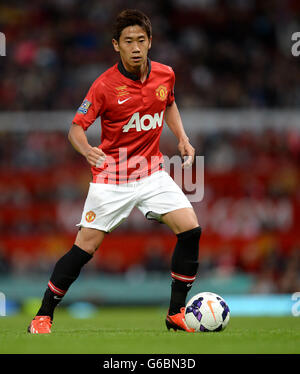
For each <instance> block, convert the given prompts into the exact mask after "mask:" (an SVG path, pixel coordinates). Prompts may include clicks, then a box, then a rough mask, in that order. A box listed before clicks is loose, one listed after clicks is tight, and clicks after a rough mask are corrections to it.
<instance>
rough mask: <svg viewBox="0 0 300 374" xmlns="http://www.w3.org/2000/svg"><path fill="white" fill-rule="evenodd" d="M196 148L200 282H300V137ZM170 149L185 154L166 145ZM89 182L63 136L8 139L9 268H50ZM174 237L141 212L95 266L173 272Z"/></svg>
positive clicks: (198, 140)
mask: <svg viewBox="0 0 300 374" xmlns="http://www.w3.org/2000/svg"><path fill="white" fill-rule="evenodd" d="M193 143H194V145H195V147H196V152H197V154H198V155H203V156H204V158H205V191H204V198H203V200H202V201H200V202H195V203H193V205H194V208H195V210H196V212H197V214H198V217H199V221H200V225H201V226H202V227H203V233H204V234H203V237H202V238H201V246H200V247H201V251H200V269H199V272H200V274H201V276H204V275H207V274H213V273H215V274H218V273H220V274H221V273H222V274H229V275H230V274H234V273H236V272H246V273H250V274H256V276H257V284H256V285H255V289H256V291H257V292H258V291H259V290H261V291H263V290H265V291H266V290H269V291H270V292H271V291H274V290H275V291H279V292H289V290H292V289H294V288H295V287H296V285H297V284H298V286H299V274H300V257H299V253H300V251H299V246H300V241H299V234H298V231H297V221H299V217H300V195H299V188H298V186H299V180H300V174H299V170H300V168H299V161H300V136H299V134H298V133H294V132H292V131H279V130H271V129H266V130H265V131H264V132H263V133H256V132H253V131H252V132H251V131H241V132H230V131H225V132H224V131H218V132H216V133H210V134H204V133H198V135H197V137H196V136H195V138H194V141H193ZM174 146H175V147H176V142H175V143H174ZM161 148H162V151H163V152H164V154H165V155H168V153H169V155H170V156H171V155H172V154H174V153H173V152H175V153H176V149H174V150H173V149H171V148H170V145H169V142H167V141H166V139H165V140H164V141H163V142H162V144H161ZM90 177H91V175H90V172H89V166H88V164H87V163H86V161H85V160H84V159H83V157H81V156H80V155H78V154H77V153H76V152H75V151H74V150H73V149H72V147H71V145H70V144H69V142H68V141H67V139H66V134H65V133H64V132H28V133H4V132H3V133H1V136H0V181H1V182H0V212H1V213H0V232H1V239H0V253H1V259H0V263H1V265H0V272H5V271H7V272H10V271H12V272H26V271H31V272H32V271H38V272H41V271H42V272H43V271H45V272H47V271H49V266H51V264H52V263H53V261H54V260H55V258H56V257H57V255H58V253H61V252H64V251H65V250H66V247H68V238H73V237H74V235H75V234H76V231H77V228H76V226H75V224H76V223H78V220H79V218H80V215H81V211H82V207H83V203H84V199H85V196H86V192H87V188H88V183H89V181H90ZM166 237H167V238H168V237H172V235H170V233H169V230H168V228H167V227H166V226H165V225H160V224H158V223H156V222H151V221H147V220H146V219H143V218H142V216H141V213H140V212H139V211H138V210H134V211H133V212H132V214H131V215H130V216H129V218H128V219H127V221H125V222H123V223H122V225H121V226H119V227H118V228H117V229H116V230H115V232H114V233H113V234H111V236H110V237H109V238H107V246H108V247H110V248H108V249H107V250H105V249H104V251H102V250H101V251H100V252H99V257H98V260H97V261H96V262H95V263H94V265H93V269H94V270H97V271H103V272H108V273H122V272H126V271H128V270H129V269H130V268H131V267H132V266H136V265H139V266H140V265H142V266H144V269H145V270H146V271H167V270H168V268H169V266H168V263H169V260H170V254H171V249H172V243H171V242H170V241H164V238H166ZM16 238H18V240H16ZM40 238H43V240H42V241H41V239H40ZM45 238H46V239H45ZM70 240H71V239H70ZM114 240H115V241H116V242H114ZM124 240H126V241H127V243H128V248H129V249H128V248H127V249H128V252H126V253H125V252H124V250H125V249H124V247H123V246H122V245H121V243H122V241H124ZM130 241H131V242H130ZM111 247H112V248H111ZM130 252H131V253H130ZM134 254H135V255H136V257H130V256H133V255H134ZM97 255H98V253H97ZM296 288H297V287H296ZM298 288H299V287H298Z"/></svg>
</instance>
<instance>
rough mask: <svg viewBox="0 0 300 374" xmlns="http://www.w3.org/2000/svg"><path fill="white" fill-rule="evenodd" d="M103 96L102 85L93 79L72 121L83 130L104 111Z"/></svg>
mask: <svg viewBox="0 0 300 374" xmlns="http://www.w3.org/2000/svg"><path fill="white" fill-rule="evenodd" d="M104 105H105V97H104V90H103V86H102V85H101V84H99V82H97V81H95V82H94V83H93V84H92V86H91V87H90V89H89V91H88V93H87V95H86V96H85V98H84V100H83V102H82V104H81V105H80V107H79V108H78V109H77V112H76V114H75V117H74V119H73V121H72V123H74V124H76V125H79V126H81V127H82V128H83V129H84V130H85V131H86V130H87V129H88V128H89V127H90V126H91V125H92V124H93V123H94V122H95V120H96V119H97V118H98V117H99V116H101V114H102V113H103V112H104Z"/></svg>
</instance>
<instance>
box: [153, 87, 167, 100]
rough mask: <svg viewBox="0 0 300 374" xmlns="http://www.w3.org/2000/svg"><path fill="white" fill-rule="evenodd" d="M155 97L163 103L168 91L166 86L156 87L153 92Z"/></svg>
mask: <svg viewBox="0 0 300 374" xmlns="http://www.w3.org/2000/svg"><path fill="white" fill-rule="evenodd" d="M155 95H156V97H157V98H158V99H159V100H161V101H165V100H166V98H167V96H168V90H167V88H166V86H164V85H163V84H161V85H160V86H158V87H157V89H156V90H155Z"/></svg>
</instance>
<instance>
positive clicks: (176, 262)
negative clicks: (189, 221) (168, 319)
mask: <svg viewBox="0 0 300 374" xmlns="http://www.w3.org/2000/svg"><path fill="white" fill-rule="evenodd" d="M200 236H201V228H200V227H196V228H194V229H192V230H188V231H184V232H182V233H180V234H177V243H176V246H175V249H174V252H173V256H172V262H171V276H172V286H171V300H170V306H169V314H170V315H173V314H177V313H180V309H181V308H182V307H183V306H185V302H186V296H187V294H188V292H189V290H190V289H191V287H192V284H193V282H194V280H195V279H196V274H197V270H198V256H199V240H200Z"/></svg>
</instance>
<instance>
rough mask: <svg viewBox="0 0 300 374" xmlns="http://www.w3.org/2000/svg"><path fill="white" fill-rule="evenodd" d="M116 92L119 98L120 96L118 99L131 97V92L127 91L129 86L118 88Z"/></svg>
mask: <svg viewBox="0 0 300 374" xmlns="http://www.w3.org/2000/svg"><path fill="white" fill-rule="evenodd" d="M116 90H117V96H118V97H122V96H125V95H129V92H128V90H127V86H126V85H124V86H119V87H116Z"/></svg>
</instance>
